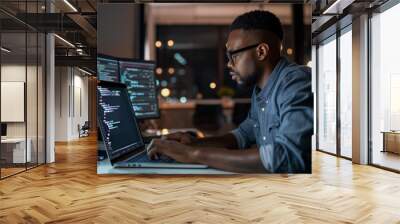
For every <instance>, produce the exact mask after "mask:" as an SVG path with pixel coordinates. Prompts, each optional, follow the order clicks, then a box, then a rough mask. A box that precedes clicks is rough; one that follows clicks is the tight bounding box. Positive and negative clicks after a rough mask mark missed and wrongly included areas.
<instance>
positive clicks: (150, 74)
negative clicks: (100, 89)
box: [119, 59, 160, 119]
mask: <svg viewBox="0 0 400 224" xmlns="http://www.w3.org/2000/svg"><path fill="white" fill-rule="evenodd" d="M155 67H156V64H155V62H154V61H141V60H130V59H120V61H119V71H120V79H121V83H124V84H126V86H127V90H128V95H129V98H130V100H131V102H132V105H133V108H134V111H135V115H136V117H137V118H138V119H151V118H158V117H160V111H159V107H158V100H157V89H156V82H155V77H154V69H155Z"/></svg>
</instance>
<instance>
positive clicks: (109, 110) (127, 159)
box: [97, 81, 208, 169]
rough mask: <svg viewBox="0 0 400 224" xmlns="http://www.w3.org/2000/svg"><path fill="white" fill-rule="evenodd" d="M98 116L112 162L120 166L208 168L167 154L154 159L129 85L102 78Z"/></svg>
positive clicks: (98, 91)
mask: <svg viewBox="0 0 400 224" xmlns="http://www.w3.org/2000/svg"><path fill="white" fill-rule="evenodd" d="M97 117H98V123H99V129H100V132H101V136H102V138H103V142H104V147H105V150H106V154H107V157H108V158H109V159H110V162H111V165H112V166H113V167H118V168H174V169H175V168H185V169H188V168H190V169H195V168H196V169H203V168H208V167H207V166H206V165H202V164H186V163H179V162H177V161H175V160H173V159H171V158H168V157H166V156H160V157H159V159H157V160H151V159H150V158H148V156H147V150H148V148H146V145H145V144H144V142H143V137H142V135H141V132H140V130H139V126H138V124H137V120H136V116H135V112H134V110H133V107H132V105H131V102H130V100H129V96H128V92H127V90H126V85H125V84H121V83H113V82H107V81H100V82H99V83H98V86H97Z"/></svg>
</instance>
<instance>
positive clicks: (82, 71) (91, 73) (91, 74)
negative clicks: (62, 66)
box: [78, 68, 92, 75]
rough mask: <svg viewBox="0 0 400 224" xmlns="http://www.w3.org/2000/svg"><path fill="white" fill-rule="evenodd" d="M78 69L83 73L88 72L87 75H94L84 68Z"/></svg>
mask: <svg viewBox="0 0 400 224" xmlns="http://www.w3.org/2000/svg"><path fill="white" fill-rule="evenodd" d="M78 70H79V71H81V72H83V73H85V74H87V75H92V73H90V72H88V71H85V70H83V69H81V68H78Z"/></svg>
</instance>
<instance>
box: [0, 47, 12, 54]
mask: <svg viewBox="0 0 400 224" xmlns="http://www.w3.org/2000/svg"><path fill="white" fill-rule="evenodd" d="M1 50H2V51H4V52H6V53H10V52H11V50H9V49H7V48H5V47H1Z"/></svg>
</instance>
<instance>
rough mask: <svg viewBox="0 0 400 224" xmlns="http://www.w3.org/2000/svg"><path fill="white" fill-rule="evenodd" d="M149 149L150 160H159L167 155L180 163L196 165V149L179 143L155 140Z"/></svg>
mask: <svg viewBox="0 0 400 224" xmlns="http://www.w3.org/2000/svg"><path fill="white" fill-rule="evenodd" d="M149 146H150V147H148V148H147V155H148V156H149V157H150V158H158V157H159V156H160V155H161V154H163V155H166V156H168V157H170V158H172V159H174V160H176V161H178V162H182V163H195V161H194V160H193V158H194V154H195V153H196V152H197V150H196V148H194V147H190V146H187V145H184V144H182V143H180V142H177V141H171V140H161V139H153V140H152V143H150V145H149Z"/></svg>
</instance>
